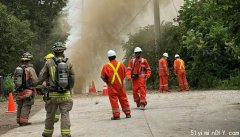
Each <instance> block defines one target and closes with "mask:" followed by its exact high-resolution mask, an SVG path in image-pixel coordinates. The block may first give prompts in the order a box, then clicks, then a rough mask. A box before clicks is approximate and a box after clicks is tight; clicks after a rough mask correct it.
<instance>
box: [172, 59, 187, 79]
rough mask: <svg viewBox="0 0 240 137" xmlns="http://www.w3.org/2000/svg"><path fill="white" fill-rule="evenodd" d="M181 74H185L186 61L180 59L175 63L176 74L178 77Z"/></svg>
mask: <svg viewBox="0 0 240 137" xmlns="http://www.w3.org/2000/svg"><path fill="white" fill-rule="evenodd" d="M180 72H185V65H184V61H183V60H182V59H180V58H177V59H176V60H175V61H174V73H175V74H176V75H177V74H179V73H180Z"/></svg>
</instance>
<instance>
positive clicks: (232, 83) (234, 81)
mask: <svg viewBox="0 0 240 137" xmlns="http://www.w3.org/2000/svg"><path fill="white" fill-rule="evenodd" d="M232 75H233V76H230V78H229V79H225V80H222V81H220V82H219V83H218V85H217V89H223V90H224V89H225V90H226V89H232V90H238V89H239V85H240V71H239V70H237V72H233V73H232Z"/></svg>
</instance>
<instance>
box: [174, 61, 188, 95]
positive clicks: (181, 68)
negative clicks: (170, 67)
mask: <svg viewBox="0 0 240 137" xmlns="http://www.w3.org/2000/svg"><path fill="white" fill-rule="evenodd" d="M174 73H175V75H177V77H178V84H179V91H182V90H183V89H184V88H185V89H186V90H189V87H188V82H187V78H186V70H185V65H184V61H183V60H182V59H180V58H177V59H176V60H175V61H174Z"/></svg>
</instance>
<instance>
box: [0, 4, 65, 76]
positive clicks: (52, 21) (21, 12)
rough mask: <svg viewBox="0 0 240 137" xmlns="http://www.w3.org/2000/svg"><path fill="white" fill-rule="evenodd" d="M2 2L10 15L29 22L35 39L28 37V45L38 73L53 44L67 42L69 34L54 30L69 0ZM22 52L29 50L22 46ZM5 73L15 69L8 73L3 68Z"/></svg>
mask: <svg viewBox="0 0 240 137" xmlns="http://www.w3.org/2000/svg"><path fill="white" fill-rule="evenodd" d="M0 2H2V3H3V4H5V5H6V6H7V9H6V8H5V9H6V10H7V12H8V14H11V15H14V16H16V17H17V18H18V19H20V20H27V21H28V22H29V23H28V24H27V25H28V27H30V30H31V31H33V32H34V33H35V35H34V37H33V38H32V36H31V37H29V36H27V35H26V37H29V38H31V41H30V42H29V43H28V44H31V43H32V52H31V53H32V54H33V57H34V59H33V64H34V67H35V68H36V70H37V72H38V71H39V70H40V68H41V67H42V65H43V60H42V58H43V57H44V56H45V55H46V54H48V53H50V52H51V47H52V45H53V43H55V42H56V41H59V40H62V41H65V40H66V37H67V34H66V33H63V32H61V31H60V30H57V31H55V30H54V28H55V27H56V26H57V19H58V18H57V17H58V16H59V15H60V14H61V13H60V11H61V10H62V8H63V7H64V6H65V5H66V2H67V0H0ZM1 17H2V16H1ZM53 31H55V32H53ZM20 32H21V31H20ZM21 36H25V35H23V34H20V35H19V37H21ZM0 38H1V35H0ZM24 41H26V40H24ZM5 44H8V42H7V43H5ZM25 45H26V44H25ZM8 49H9V48H8ZM20 51H29V50H26V48H23V46H22V47H21V50H20ZM13 55H14V54H11V55H9V56H13ZM14 56H16V55H14ZM13 61H14V62H13V63H11V64H12V65H15V66H16V60H13ZM3 71H4V73H5V74H8V73H9V72H8V71H11V72H12V71H13V69H9V70H8V71H7V69H6V68H3V69H2V72H3ZM5 71H7V72H5ZM0 74H1V73H0Z"/></svg>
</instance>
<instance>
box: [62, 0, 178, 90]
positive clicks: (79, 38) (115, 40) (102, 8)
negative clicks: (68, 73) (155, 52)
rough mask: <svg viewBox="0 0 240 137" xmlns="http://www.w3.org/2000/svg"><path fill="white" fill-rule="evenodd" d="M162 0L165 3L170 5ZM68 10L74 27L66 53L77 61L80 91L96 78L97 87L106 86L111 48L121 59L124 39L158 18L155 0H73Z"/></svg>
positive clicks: (75, 69)
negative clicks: (105, 68)
mask: <svg viewBox="0 0 240 137" xmlns="http://www.w3.org/2000/svg"><path fill="white" fill-rule="evenodd" d="M162 1H163V5H162V6H164V7H167V6H169V5H170V4H169V2H166V0H162ZM175 1H178V0H175ZM160 2H161V1H160ZM82 4H83V5H82ZM177 6H178V7H179V5H177ZM64 10H66V11H67V13H68V17H67V21H68V23H69V26H70V27H71V29H70V31H69V33H70V35H69V37H68V41H67V43H66V44H67V48H68V49H67V52H66V56H68V57H69V58H70V60H71V62H72V63H73V65H74V71H75V73H76V84H75V87H74V91H75V92H77V93H80V92H82V93H86V92H87V89H88V88H87V86H88V85H89V84H90V83H91V81H92V80H93V81H94V82H95V86H96V87H97V90H102V85H103V82H102V81H101V79H100V72H101V69H102V66H103V65H104V64H105V63H107V62H108V58H107V55H106V53H107V51H108V50H110V49H113V50H115V51H116V52H117V60H119V61H121V60H122V58H123V55H124V52H123V51H122V47H121V42H122V41H123V40H124V39H125V38H126V34H127V33H129V32H133V31H136V28H138V27H140V26H143V25H148V24H153V22H154V20H153V2H152V1H149V0H84V1H82V0H69V2H68V5H67V7H66V8H65V9H64ZM173 10H175V9H173ZM169 13H170V12H169ZM173 13H174V14H175V15H174V16H176V13H175V12H173Z"/></svg>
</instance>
